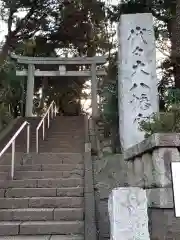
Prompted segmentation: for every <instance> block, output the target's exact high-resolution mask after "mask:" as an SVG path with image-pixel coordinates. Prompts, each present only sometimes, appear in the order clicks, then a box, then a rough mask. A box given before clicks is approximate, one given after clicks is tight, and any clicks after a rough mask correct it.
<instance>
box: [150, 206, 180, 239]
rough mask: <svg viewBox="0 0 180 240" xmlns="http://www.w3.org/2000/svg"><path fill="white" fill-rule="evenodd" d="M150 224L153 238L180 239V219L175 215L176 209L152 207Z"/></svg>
mask: <svg viewBox="0 0 180 240" xmlns="http://www.w3.org/2000/svg"><path fill="white" fill-rule="evenodd" d="M149 224H150V227H151V239H152V240H156V239H157V240H161V239H163V240H164V239H167V240H179V236H180V219H179V218H176V217H175V215H174V209H159V208H151V209H150V211H149Z"/></svg>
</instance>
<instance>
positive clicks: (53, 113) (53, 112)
mask: <svg viewBox="0 0 180 240" xmlns="http://www.w3.org/2000/svg"><path fill="white" fill-rule="evenodd" d="M50 114H51V118H53V117H55V116H56V103H55V102H54V101H52V102H51V104H50V106H49V107H48V109H47V111H46V113H45V115H44V116H43V118H42V119H41V121H40V122H39V124H38V126H37V128H36V152H37V153H38V152H39V129H40V127H41V126H43V127H42V131H43V140H44V138H45V119H46V117H47V120H48V128H49V126H50Z"/></svg>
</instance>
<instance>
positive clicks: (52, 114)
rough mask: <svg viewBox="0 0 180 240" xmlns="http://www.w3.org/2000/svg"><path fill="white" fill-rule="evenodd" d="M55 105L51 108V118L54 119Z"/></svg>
mask: <svg viewBox="0 0 180 240" xmlns="http://www.w3.org/2000/svg"><path fill="white" fill-rule="evenodd" d="M53 115H54V114H53V107H52V108H51V118H52V119H53Z"/></svg>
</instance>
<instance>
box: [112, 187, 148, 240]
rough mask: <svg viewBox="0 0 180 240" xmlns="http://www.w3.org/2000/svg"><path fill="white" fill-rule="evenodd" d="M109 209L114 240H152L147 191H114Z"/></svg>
mask: <svg viewBox="0 0 180 240" xmlns="http://www.w3.org/2000/svg"><path fill="white" fill-rule="evenodd" d="M108 209H109V215H110V226H111V238H112V239H123V240H131V239H138V240H150V236H149V230H148V214H147V197H146V191H145V190H143V189H140V188H134V187H129V188H117V189H113V190H112V193H111V195H110V198H109V202H108Z"/></svg>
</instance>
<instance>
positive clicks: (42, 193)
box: [0, 187, 84, 198]
mask: <svg viewBox="0 0 180 240" xmlns="http://www.w3.org/2000/svg"><path fill="white" fill-rule="evenodd" d="M3 191H4V194H3ZM83 195H84V189H83V188H82V187H71V188H70V187H69V188H12V189H7V190H5V189H1V190H0V197H7V198H22V197H82V196H83Z"/></svg>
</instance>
